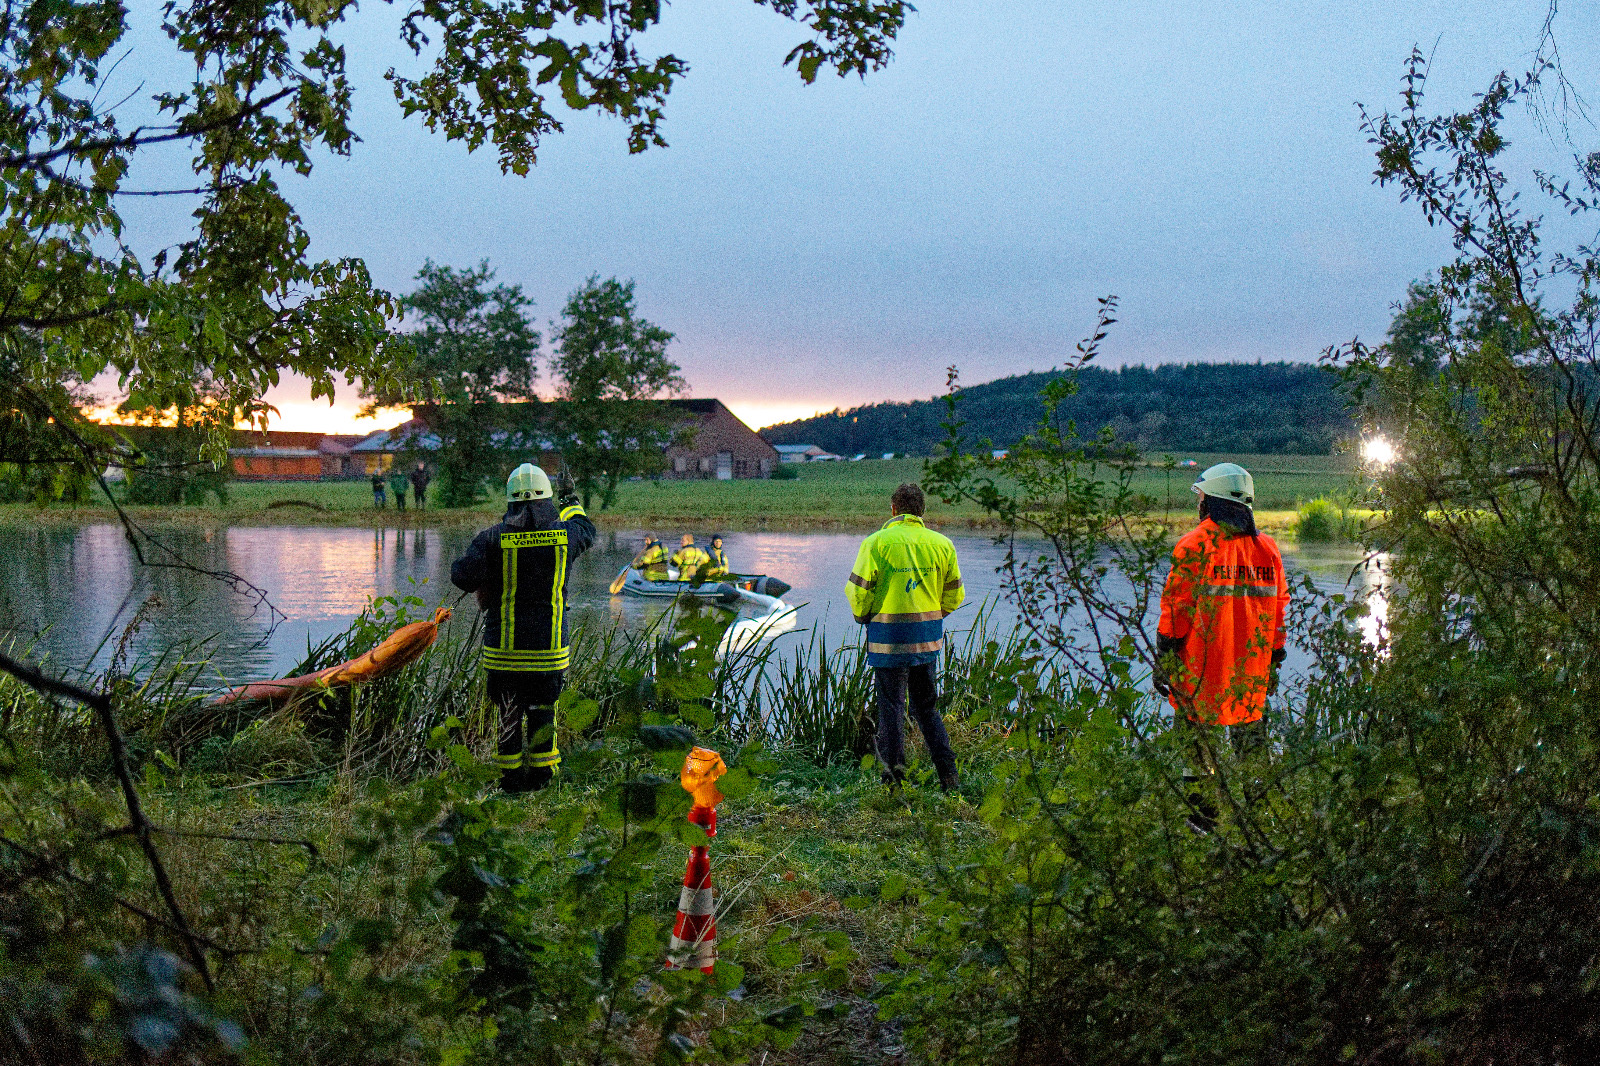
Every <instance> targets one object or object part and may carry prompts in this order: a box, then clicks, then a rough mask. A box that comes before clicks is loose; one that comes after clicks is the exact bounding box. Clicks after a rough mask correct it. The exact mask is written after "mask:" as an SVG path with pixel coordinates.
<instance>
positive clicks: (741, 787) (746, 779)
mask: <svg viewBox="0 0 1600 1066" xmlns="http://www.w3.org/2000/svg"><path fill="white" fill-rule="evenodd" d="M755 789H756V779H755V778H754V777H752V776H751V774H750V771H749V770H746V769H745V768H744V767H742V766H735V767H734V768H733V769H732V770H729V771H728V772H727V773H725V774H723V775H722V776H721V777H719V778H717V790H718V791H720V792H721V793H722V794H723V795H724V796H726V797H727V798H728V799H730V800H741V799H744V798H745V797H746V796H748V795H750V793H752V792H754V791H755Z"/></svg>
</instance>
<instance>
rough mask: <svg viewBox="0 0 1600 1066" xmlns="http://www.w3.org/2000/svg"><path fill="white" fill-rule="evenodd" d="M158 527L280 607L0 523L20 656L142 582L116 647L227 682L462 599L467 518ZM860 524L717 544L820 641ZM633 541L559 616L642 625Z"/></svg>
mask: <svg viewBox="0 0 1600 1066" xmlns="http://www.w3.org/2000/svg"><path fill="white" fill-rule="evenodd" d="M158 536H159V538H160V539H161V540H162V541H163V542H164V543H166V544H167V545H169V546H170V547H171V548H172V549H173V550H174V551H175V552H177V553H180V554H181V556H182V557H183V558H184V559H185V560H187V561H189V562H191V563H193V564H194V565H196V566H200V567H204V568H207V569H212V570H230V571H233V572H235V573H237V574H240V575H241V576H243V577H245V578H247V579H249V580H250V581H251V582H253V583H254V584H256V585H258V586H260V587H261V588H263V589H265V590H266V591H267V593H268V595H269V596H270V598H271V602H272V604H273V605H274V606H275V607H276V608H277V609H278V611H280V612H282V615H283V616H284V617H283V618H280V619H278V621H277V625H276V626H272V625H271V624H270V623H271V619H270V618H269V612H268V611H267V610H266V609H265V608H262V607H259V606H257V604H256V603H255V602H254V601H253V600H252V599H250V598H248V597H246V596H241V595H238V594H235V593H234V592H232V591H230V590H229V589H228V588H227V586H225V585H223V584H221V583H220V582H217V581H215V580H212V579H209V578H206V577H203V576H200V575H197V574H194V573H191V572H188V571H185V570H181V569H173V568H163V567H159V566H156V567H141V566H140V565H139V564H138V562H137V560H136V559H135V558H134V556H133V553H132V551H131V550H130V549H129V547H128V545H127V542H126V541H125V540H124V539H123V535H122V530H121V529H120V527H117V526H114V525H109V524H102V525H86V526H81V527H76V528H53V527H38V528H9V529H0V636H5V637H10V638H11V639H12V640H14V641H15V642H16V643H17V645H18V646H19V647H22V648H24V649H31V654H32V655H33V656H35V657H48V659H50V660H51V661H52V663H53V664H54V666H55V668H56V669H58V670H71V669H74V668H77V667H81V666H85V665H89V666H96V667H98V666H102V665H104V663H105V662H106V661H107V660H108V659H109V657H110V654H111V651H112V646H113V645H114V644H115V643H116V641H117V639H118V638H119V637H120V636H121V633H122V631H123V628H124V626H126V624H127V623H128V621H129V620H130V618H131V617H132V616H133V614H134V612H136V611H137V610H138V609H139V608H140V606H141V605H142V604H145V603H146V602H147V601H151V600H152V598H153V602H151V603H150V604H149V606H148V607H147V608H146V611H145V616H146V622H145V624H144V625H143V626H142V627H141V628H140V629H139V630H138V632H137V635H136V636H135V638H134V640H133V646H132V649H131V651H132V654H133V655H134V656H135V657H139V656H142V655H148V654H152V653H156V652H159V651H161V650H164V649H167V648H170V647H173V646H174V645H178V644H182V643H185V642H199V641H204V640H208V639H209V640H211V641H212V642H213V644H212V648H213V654H212V660H213V664H214V667H215V669H216V670H217V672H218V675H219V683H221V681H223V680H225V681H227V682H230V683H238V682H242V681H251V680H260V679H264V678H270V677H276V676H280V675H281V674H283V673H284V672H286V671H287V670H288V669H289V668H291V667H292V666H293V665H294V664H295V663H296V662H298V661H299V660H300V659H301V658H302V657H303V656H304V654H305V652H306V649H307V647H308V645H310V644H315V643H318V642H320V641H322V640H324V639H326V638H327V637H329V636H332V635H333V634H335V633H338V632H340V631H342V630H344V629H345V628H346V627H347V626H348V625H349V624H350V622H351V619H353V618H354V617H355V616H356V615H357V614H358V613H360V611H361V609H362V607H363V606H364V605H365V604H366V603H367V601H368V599H369V598H370V597H373V596H383V595H393V594H401V595H406V594H412V595H417V596H420V597H421V598H422V599H423V600H425V601H427V602H428V603H429V604H430V605H433V604H440V603H442V604H446V605H451V606H455V607H456V608H457V615H456V619H455V620H453V621H452V623H451V625H452V626H455V625H457V624H458V623H461V624H463V627H464V626H465V625H467V624H470V623H471V620H472V618H473V616H474V615H475V613H476V611H477V607H476V605H475V603H474V602H473V600H472V599H471V598H470V597H468V598H466V599H464V600H459V596H460V594H459V592H458V591H457V590H456V589H455V587H454V586H452V585H451V584H450V563H451V562H452V561H453V560H454V559H455V558H456V557H457V556H459V555H460V554H461V553H462V552H463V551H464V550H465V549H466V546H467V544H468V542H469V541H470V540H471V539H472V536H473V531H471V530H466V529H379V530H371V529H336V528H328V527H323V526H271V527H254V528H253V527H235V528H231V529H218V530H215V531H205V530H190V529H181V530H166V531H163V532H161V533H159V534H158ZM862 536H863V534H860V533H848V534H830V533H730V534H727V535H726V537H725V538H724V545H725V548H726V550H727V553H728V558H729V560H730V561H731V562H732V564H733V565H734V567H735V568H736V569H738V570H739V571H741V572H745V573H766V574H773V575H776V576H778V577H780V578H782V579H783V580H785V581H787V582H789V583H790V584H791V585H793V586H794V591H793V592H791V593H789V595H788V596H787V597H786V599H787V600H788V602H790V603H792V604H804V605H805V606H804V607H803V608H802V610H801V611H800V615H799V627H800V629H801V630H802V631H804V630H806V629H808V628H810V627H813V626H818V627H821V628H822V629H823V630H824V632H825V633H826V634H827V635H828V637H829V643H830V644H838V643H840V642H842V641H844V640H846V639H853V638H854V637H855V636H856V632H857V627H856V625H855V624H854V622H853V620H852V619H851V617H850V612H849V609H848V607H847V606H846V604H845V602H844V584H845V580H846V578H848V576H849V574H850V567H851V565H852V564H853V563H854V561H855V554H856V548H857V546H858V545H859V544H860V543H861V538H862ZM672 539H673V538H670V537H669V538H668V542H669V543H671V541H672ZM952 539H953V540H954V541H955V543H956V548H957V550H958V552H959V553H960V557H961V569H962V576H963V579H964V583H965V585H966V587H967V600H968V606H966V607H963V608H962V610H960V611H959V612H957V614H956V615H954V616H952V618H951V620H950V623H949V625H950V628H951V629H952V630H955V631H958V632H959V631H960V630H963V629H965V628H967V627H968V626H969V625H970V624H971V619H972V618H973V617H974V616H975V614H976V605H977V604H979V603H981V602H983V601H984V600H986V599H988V600H990V601H992V608H991V609H992V610H993V613H994V620H995V621H996V622H998V623H1000V624H1002V625H1009V624H1010V622H1011V621H1012V620H1014V619H1015V617H1016V613H1015V610H1014V609H1013V608H1011V607H1010V605H1009V604H1006V603H1004V602H1003V601H1001V600H1000V599H999V597H998V595H997V593H998V590H999V580H998V577H997V575H996V574H995V567H996V565H998V564H999V562H1000V560H1001V559H1002V557H1003V555H1004V551H1003V549H1001V548H999V547H996V546H995V545H994V544H993V543H992V542H991V541H990V540H989V539H988V538H987V537H983V536H957V537H954V538H952ZM638 544H639V536H638V534H637V533H624V532H618V533H608V532H602V533H601V536H600V541H599V543H598V544H597V545H596V546H595V547H594V548H593V549H591V550H590V551H589V552H588V553H587V554H585V555H584V556H583V557H582V558H580V559H579V560H578V562H577V563H576V564H575V565H574V566H573V568H572V572H571V577H570V579H569V581H570V583H569V593H570V596H571V601H572V608H571V609H572V617H573V620H574V622H577V621H585V622H590V623H604V622H606V621H607V620H610V619H614V620H617V621H619V622H621V623H623V624H625V625H629V626H643V625H646V624H648V623H649V622H650V621H651V620H652V619H654V618H655V617H656V616H658V615H659V614H660V613H661V612H662V611H663V610H665V609H666V603H665V602H664V601H658V600H640V599H634V598H632V597H613V596H611V595H609V594H608V593H607V591H606V588H607V586H608V585H609V583H610V582H611V579H612V578H613V577H615V576H616V574H617V571H618V570H619V569H620V568H621V567H622V566H623V565H624V564H625V563H626V562H627V561H628V559H629V558H631V556H632V555H633V553H634V551H636V550H637V548H638ZM147 556H148V557H150V558H152V559H155V558H157V556H155V555H149V554H148V553H147ZM1285 556H1286V560H1287V562H1288V565H1289V567H1290V569H1291V570H1301V571H1304V572H1307V573H1310V574H1311V576H1312V578H1313V579H1314V580H1315V581H1316V582H1317V584H1318V585H1319V586H1320V587H1323V588H1325V589H1328V590H1330V591H1332V590H1339V589H1343V588H1346V587H1347V586H1346V582H1347V581H1349V580H1350V579H1351V574H1352V568H1353V567H1355V566H1356V565H1357V564H1358V563H1359V562H1360V555H1359V553H1357V552H1356V551H1355V550H1353V549H1350V548H1343V549H1333V548H1322V549H1316V550H1311V549H1300V550H1292V549H1291V550H1286V552H1285ZM1370 582H1371V578H1370V576H1369V577H1367V578H1365V579H1363V578H1362V577H1361V576H1360V575H1357V576H1356V578H1355V579H1354V581H1352V582H1351V583H1350V584H1349V586H1348V587H1349V588H1350V589H1352V590H1358V589H1360V588H1361V587H1362V585H1363V584H1364V583H1365V584H1370ZM458 600H459V602H458ZM783 639H786V640H794V639H796V638H795V637H793V636H790V637H786V638H783ZM799 639H804V636H803V635H802V636H801V637H800V638H799ZM1293 665H1294V664H1293V660H1291V666H1293Z"/></svg>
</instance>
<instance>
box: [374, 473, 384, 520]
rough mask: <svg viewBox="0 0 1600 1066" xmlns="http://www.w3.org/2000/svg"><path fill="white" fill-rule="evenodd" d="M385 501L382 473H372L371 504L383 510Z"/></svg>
mask: <svg viewBox="0 0 1600 1066" xmlns="http://www.w3.org/2000/svg"><path fill="white" fill-rule="evenodd" d="M386 502H387V501H386V500H385V499H384V497H383V475H382V474H373V475H372V506H374V507H376V508H377V509H378V510H380V511H381V510H383V507H384V504H385V503H386Z"/></svg>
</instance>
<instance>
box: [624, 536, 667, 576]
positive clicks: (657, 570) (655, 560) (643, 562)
mask: <svg viewBox="0 0 1600 1066" xmlns="http://www.w3.org/2000/svg"><path fill="white" fill-rule="evenodd" d="M631 565H632V566H633V568H634V569H635V570H637V571H639V572H640V573H641V574H643V575H644V576H645V578H646V579H647V580H649V581H665V580H666V579H667V549H665V548H663V547H662V546H661V545H660V544H659V543H656V544H652V545H650V547H648V548H646V549H644V551H642V552H640V553H639V554H638V555H635V556H634V557H633V563H632V564H631Z"/></svg>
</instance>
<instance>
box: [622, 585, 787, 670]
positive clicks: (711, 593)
mask: <svg viewBox="0 0 1600 1066" xmlns="http://www.w3.org/2000/svg"><path fill="white" fill-rule="evenodd" d="M788 591H789V583H788V582H787V581H780V580H778V579H777V578H775V577H770V576H768V575H766V574H729V575H728V576H727V577H726V578H724V579H722V580H720V581H702V582H699V583H692V582H688V581H679V580H677V573H676V571H673V570H668V571H667V580H665V581H662V580H659V579H652V578H647V577H645V576H644V575H643V574H642V573H640V572H639V571H638V570H635V569H633V568H632V567H628V568H625V569H624V570H623V571H622V573H620V574H618V575H617V579H616V580H615V581H613V582H612V583H611V594H612V595H613V596H615V595H618V594H626V595H629V596H649V597H662V598H666V597H677V596H693V597H694V598H696V599H698V600H704V601H706V602H708V603H714V604H716V605H717V606H719V607H726V608H728V609H729V610H734V611H737V610H738V609H739V608H741V607H751V608H754V609H756V610H757V611H759V612H760V613H759V614H757V615H756V616H755V617H752V618H741V619H739V620H738V621H737V622H734V623H733V624H732V625H731V626H729V627H728V628H727V631H726V632H724V633H723V634H722V640H721V641H720V642H719V643H718V644H717V657H718V658H722V659H725V658H727V657H728V656H729V655H734V654H737V653H739V652H741V651H744V650H745V649H746V648H750V647H753V646H755V645H756V644H757V643H758V642H760V641H762V640H770V639H771V638H772V637H775V636H777V635H778V634H779V633H787V632H789V631H790V630H792V629H793V628H794V626H795V610H796V609H795V608H793V607H791V606H789V605H788V604H787V603H784V602H783V594H784V593H785V592H788Z"/></svg>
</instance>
